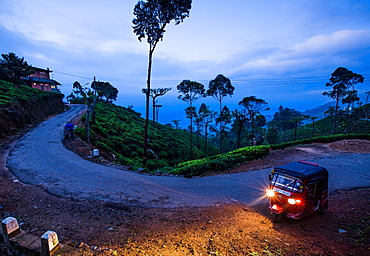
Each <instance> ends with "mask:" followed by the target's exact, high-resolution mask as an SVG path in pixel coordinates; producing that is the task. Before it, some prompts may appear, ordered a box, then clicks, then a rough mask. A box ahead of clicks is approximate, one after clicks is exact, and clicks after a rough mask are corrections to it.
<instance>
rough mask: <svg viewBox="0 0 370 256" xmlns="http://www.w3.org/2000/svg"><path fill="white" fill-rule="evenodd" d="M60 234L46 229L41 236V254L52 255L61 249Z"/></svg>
mask: <svg viewBox="0 0 370 256" xmlns="http://www.w3.org/2000/svg"><path fill="white" fill-rule="evenodd" d="M59 247H60V245H59V241H58V235H57V233H55V232H54V231H50V230H49V231H46V232H45V233H44V234H43V235H42V236H41V255H42V256H50V255H52V254H53V253H54V252H56V251H57V250H58V249H59Z"/></svg>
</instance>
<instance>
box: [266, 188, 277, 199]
mask: <svg viewBox="0 0 370 256" xmlns="http://www.w3.org/2000/svg"><path fill="white" fill-rule="evenodd" d="M266 195H267V196H268V197H273V196H275V191H273V190H272V189H266Z"/></svg>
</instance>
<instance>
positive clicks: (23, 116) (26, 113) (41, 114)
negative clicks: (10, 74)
mask: <svg viewBox="0 0 370 256" xmlns="http://www.w3.org/2000/svg"><path fill="white" fill-rule="evenodd" d="M62 99H63V94H59V93H53V92H44V91H41V90H37V89H33V88H30V87H27V86H24V85H14V84H13V83H10V82H6V81H3V80H0V123H1V126H0V139H4V138H6V137H7V136H11V135H14V134H16V133H17V132H19V131H21V130H22V129H24V128H26V127H28V126H29V125H31V124H36V123H39V122H41V121H42V120H44V119H45V118H46V117H48V116H50V115H55V114H58V113H61V112H63V111H64V104H63V101H62Z"/></svg>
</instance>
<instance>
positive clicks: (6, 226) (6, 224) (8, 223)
mask: <svg viewBox="0 0 370 256" xmlns="http://www.w3.org/2000/svg"><path fill="white" fill-rule="evenodd" d="M1 226H2V229H3V234H4V235H5V236H7V238H12V237H15V236H16V235H18V234H19V233H20V232H21V230H20V228H19V225H18V221H17V219H16V218H14V217H8V218H6V219H4V220H3V221H2V222H1Z"/></svg>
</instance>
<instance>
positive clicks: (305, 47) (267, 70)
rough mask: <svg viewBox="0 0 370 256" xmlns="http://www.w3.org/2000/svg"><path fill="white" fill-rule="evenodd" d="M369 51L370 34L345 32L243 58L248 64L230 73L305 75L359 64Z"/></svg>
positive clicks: (247, 54)
mask: <svg viewBox="0 0 370 256" xmlns="http://www.w3.org/2000/svg"><path fill="white" fill-rule="evenodd" d="M263 49H265V51H263ZM369 50H370V30H341V31H337V32H335V33H332V34H330V35H317V36H313V37H311V38H309V39H308V40H306V41H305V42H303V43H298V44H294V45H292V46H285V47H279V48H272V47H266V48H261V49H260V51H259V53H260V55H258V56H255V55H250V53H246V54H242V55H241V56H242V57H241V58H244V59H245V60H246V61H245V62H243V63H242V64H240V65H238V66H234V67H232V68H230V69H229V72H230V73H232V74H235V75H241V74H243V73H244V74H248V75H253V74H254V73H256V72H258V74H260V75H269V74H270V75H281V74H289V73H292V72H294V73H297V72H303V73H305V72H309V70H310V69H311V70H315V71H316V70H317V69H319V68H322V67H323V66H333V65H334V66H335V65H339V66H340V65H343V64H344V63H345V64H347V65H348V64H350V63H356V62H357V61H358V57H359V56H357V55H359V54H361V53H364V54H366V52H367V53H368V52H369ZM233 61H234V60H233ZM229 62H230V61H229Z"/></svg>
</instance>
